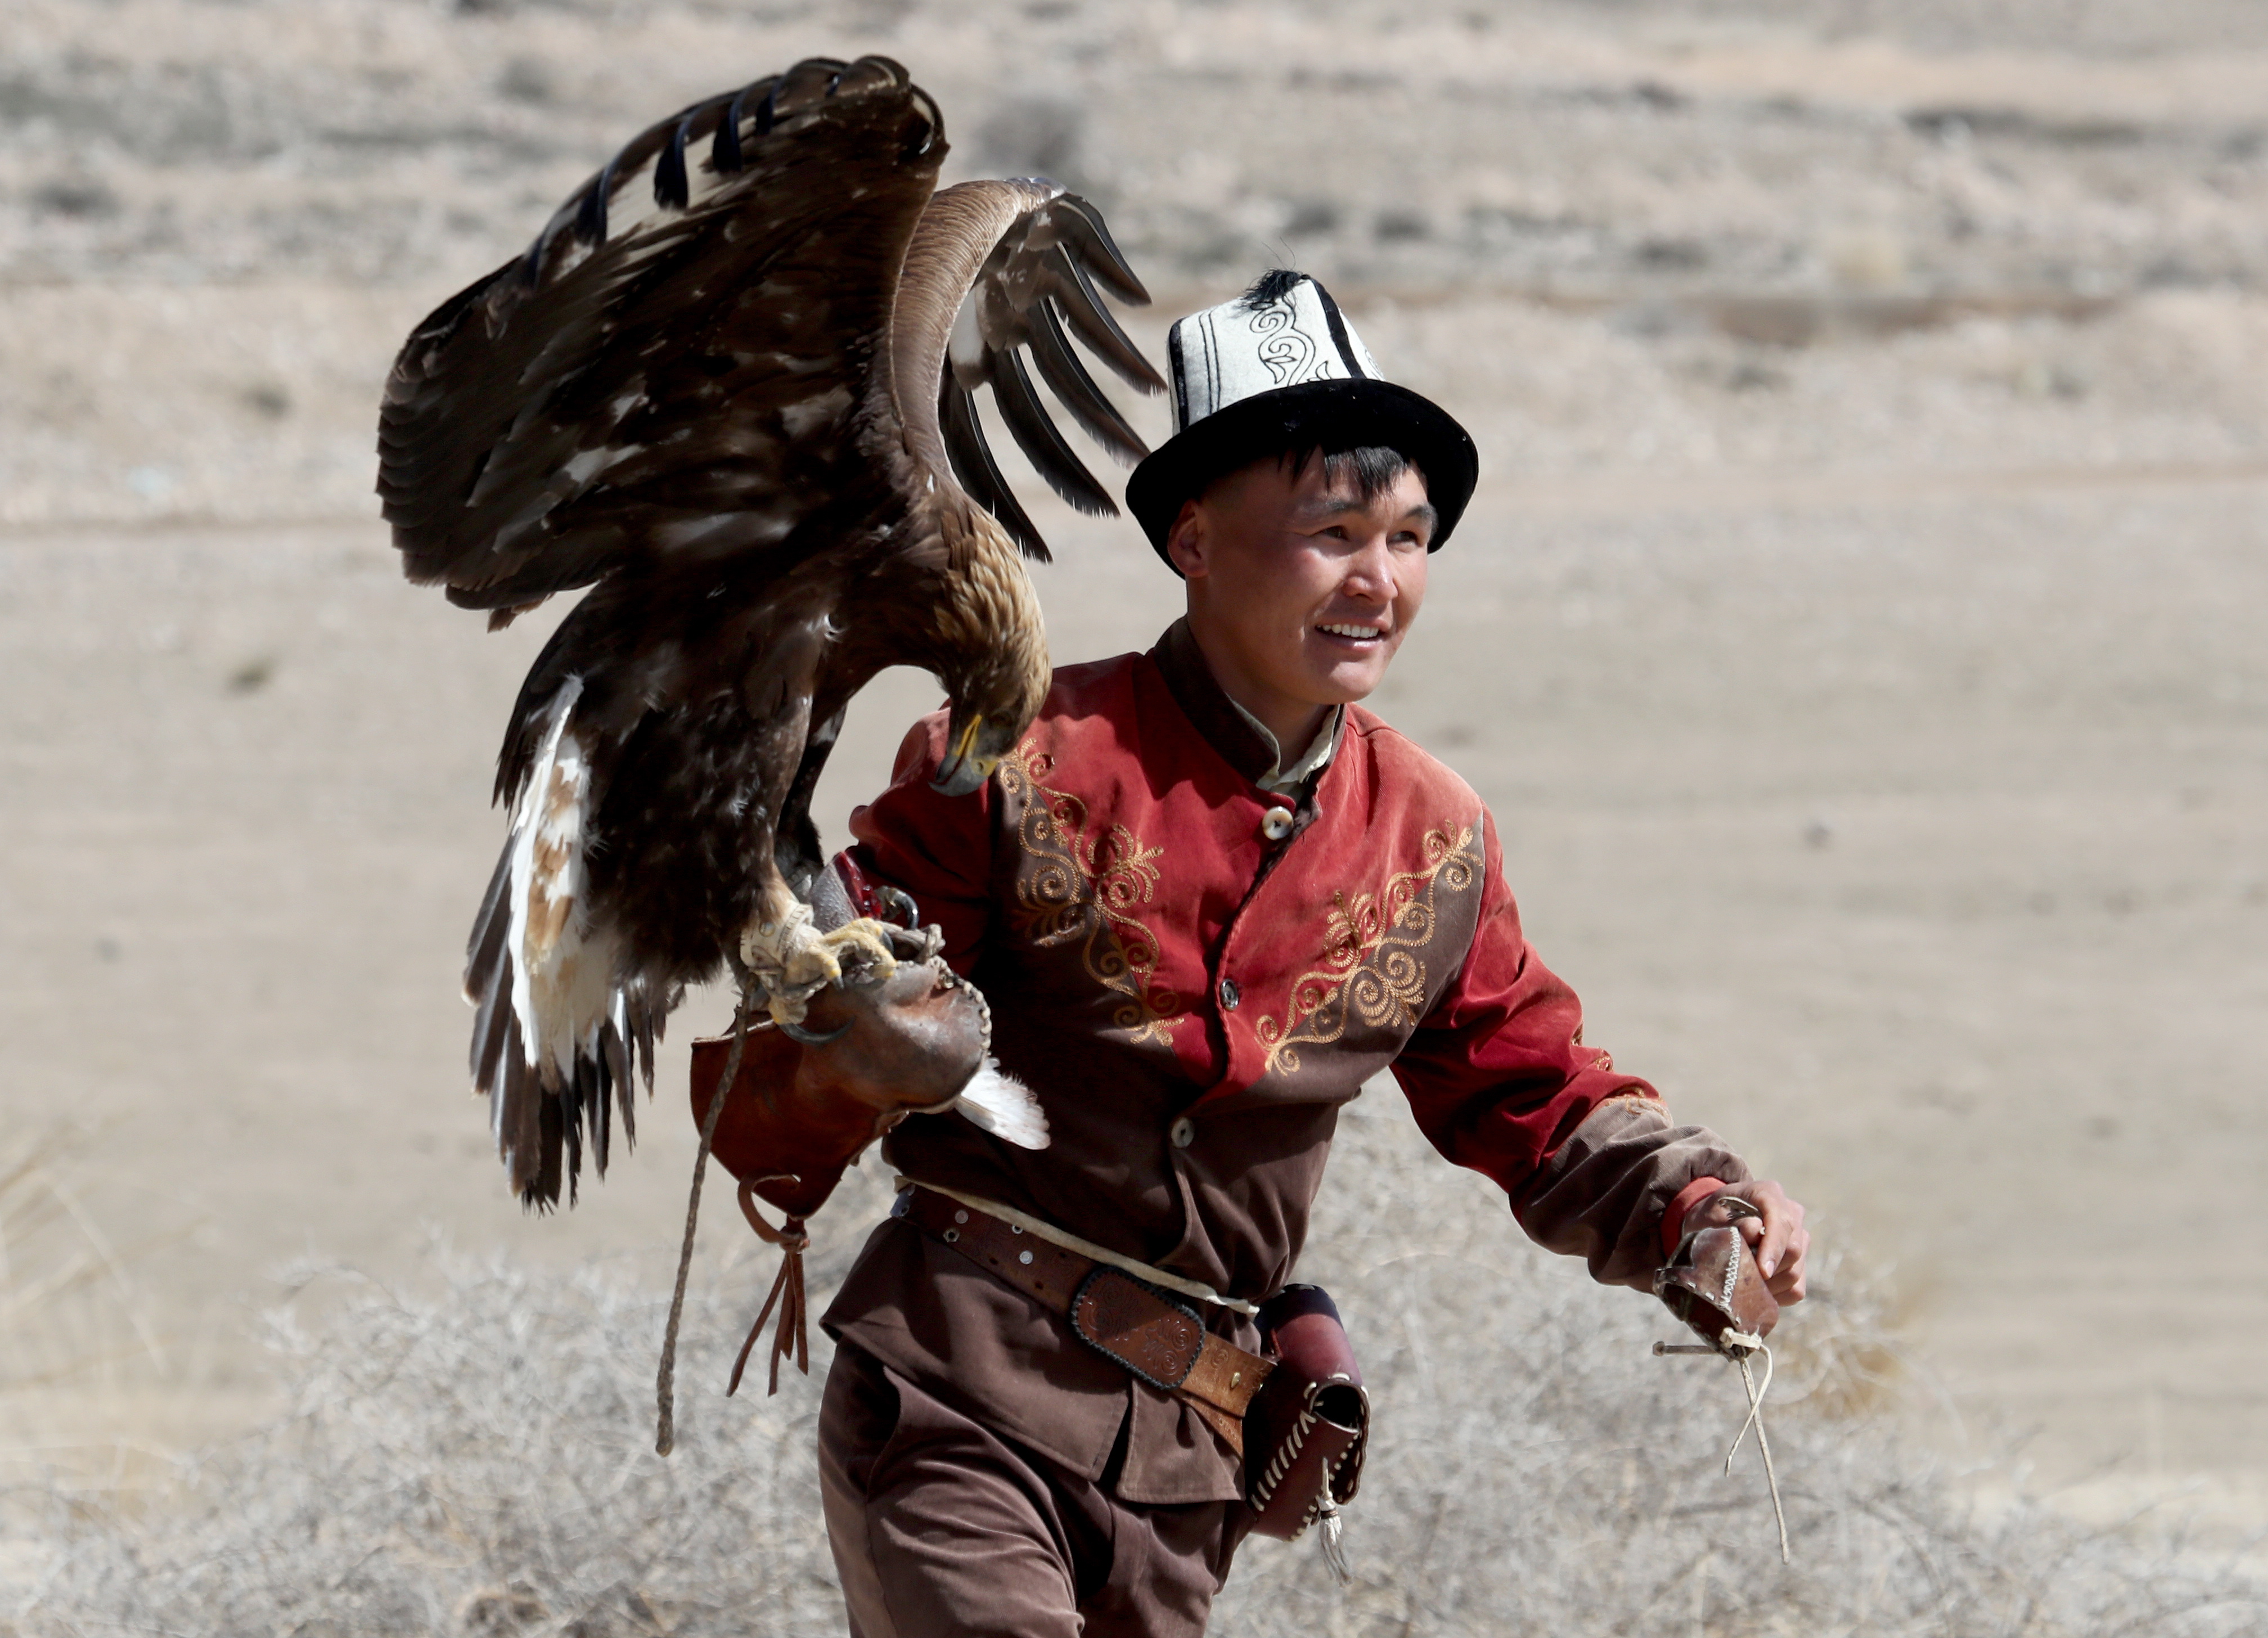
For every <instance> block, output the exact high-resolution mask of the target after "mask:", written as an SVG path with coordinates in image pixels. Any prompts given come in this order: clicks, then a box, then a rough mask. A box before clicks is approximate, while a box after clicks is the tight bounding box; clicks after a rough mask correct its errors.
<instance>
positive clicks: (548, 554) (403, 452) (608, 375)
mask: <svg viewBox="0 0 2268 1638" xmlns="http://www.w3.org/2000/svg"><path fill="white" fill-rule="evenodd" d="M752 93H753V94H752ZM704 134H705V135H711V136H712V137H713V138H715V140H713V141H712V143H711V154H710V158H709V159H707V161H705V162H704V163H703V165H702V166H701V176H700V182H701V184H702V185H701V186H700V187H699V188H693V187H692V184H691V182H690V181H689V179H688V178H687V177H686V176H685V174H684V164H683V160H684V152H685V149H686V145H687V144H688V143H689V142H690V141H692V140H694V139H696V138H698V137H701V136H703V135H704ZM944 151H945V143H944V138H943V131H942V126H941V123H940V122H939V117H938V114H937V110H936V107H935V106H934V105H933V104H932V102H931V101H930V100H929V99H928V97H927V96H926V94H924V92H921V91H920V90H919V89H918V88H917V87H915V86H914V85H912V84H911V83H910V81H909V80H908V79H907V78H906V77H905V71H904V70H902V69H900V68H898V67H897V66H896V65H895V64H885V63H881V62H880V59H869V60H868V61H867V62H866V63H861V64H858V65H855V67H854V68H846V67H845V65H843V64H841V63H832V62H829V61H828V60H825V59H820V60H816V61H814V62H811V63H802V64H799V65H798V66H797V67H796V68H795V69H792V70H789V72H788V73H786V74H784V75H781V76H777V77H775V78H773V79H770V80H766V81H760V82H758V83H757V85H755V86H751V87H748V88H747V89H746V90H744V91H742V92H734V93H733V94H731V95H729V96H720V97H715V98H711V99H710V100H707V101H706V102H703V103H698V104H696V105H694V106H693V107H690V108H689V109H686V110H683V111H681V113H679V114H674V115H673V116H672V117H671V118H669V119H667V120H665V121H662V122H659V123H658V124H656V125H654V126H652V127H650V128H649V129H646V130H645V131H643V132H641V133H640V134H639V135H638V136H637V137H636V138H634V139H633V140H632V141H631V142H630V144H628V145H627V146H626V147H625V148H624V149H623V150H622V151H621V152H620V153H618V154H617V155H615V158H614V159H612V160H610V161H609V162H608V165H607V166H605V167H604V168H602V169H601V170H600V172H599V173H598V174H597V175H596V176H594V177H593V178H592V180H591V181H589V182H588V183H586V184H585V186H584V187H583V188H581V189H579V190H578V192H577V194H576V195H575V196H574V197H572V198H571V199H570V200H569V201H568V202H567V203H566V204H564V205H563V206H562V207H561V209H560V210H559V211H558V212H557V213H556V214H555V215H554V216H553V218H551V220H550V222H549V224H547V225H546V226H545V228H544V230H543V232H541V233H540V234H539V235H537V237H536V240H535V241H534V244H533V245H532V246H531V247H530V248H529V250H528V253H527V255H525V256H523V257H520V258H519V259H517V260H516V261H514V262H511V263H508V264H506V265H505V266H504V267H502V268H499V269H497V270H496V271H495V272H493V273H491V274H490V275H489V276H488V277H486V278H483V279H482V280H480V281H479V282H478V283H476V284H473V285H472V286H471V287H469V288H468V289H467V290H465V291H462V292H460V294H458V295H457V296H455V297H453V299H450V300H449V301H448V302H446V303H444V304H443V305H442V306H441V307H440V308H439V309H438V310H437V311H436V312H435V313H434V314H432V315H431V317H430V318H428V319H427V320H426V321H425V322H424V323H423V324H422V325H420V326H419V327H418V328H417V329H416V331H415V332H414V333H413V334H412V335H411V336H410V338H409V343H407V344H406V345H405V346H404V347H403V348H402V350H401V356H400V357H399V358H397V360H396V361H395V364H394V370H393V373H392V374H391V376H390V377H389V379H388V380H387V388H386V399H385V405H384V409H383V410H382V412H381V417H380V422H379V451H380V465H379V494H380V496H381V497H382V498H383V499H384V502H385V512H386V516H387V520H389V521H390V522H391V523H392V524H393V525H394V543H395V545H396V546H397V547H399V548H400V549H401V552H402V555H403V558H404V563H405V567H406V569H407V571H408V572H409V578H410V579H413V580H416V581H418V582H420V583H434V582H438V583H440V584H442V585H445V586H446V587H447V588H448V594H449V597H450V600H451V601H453V602H456V603H459V604H460V605H463V606H465V607H468V608H475V609H505V608H515V607H520V606H525V605H527V604H528V603H530V602H533V601H541V599H542V598H544V597H546V596H549V595H550V594H553V593H555V592H561V591H568V590H572V589H575V588H577V587H583V586H587V585H589V584H591V583H592V582H593V581H594V580H596V579H599V578H600V576H602V575H604V574H606V573H608V572H609V571H610V570H613V569H615V568H617V567H620V566H622V564H624V563H625V562H627V561H630V560H631V559H634V558H637V557H649V558H652V557H676V558H680V559H682V558H686V557H696V558H709V559H718V560H721V559H723V558H725V557H732V556H734V555H736V554H739V553H742V552H746V551H748V550H760V549H764V548H770V547H776V546H777V545H778V544H780V542H783V541H784V540H786V539H787V538H788V536H789V535H791V534H792V532H793V530H794V526H795V524H796V523H797V522H798V521H799V520H800V519H801V518H802V517H803V516H804V515H805V514H806V513H808V512H809V511H811V510H813V509H814V508H815V507H816V506H817V505H820V504H821V502H822V501H823V498H824V496H825V492H826V491H827V489H828V482H829V479H830V478H831V477H833V476H836V469H838V468H839V467H840V466H841V465H842V464H843V462H844V461H846V460H850V459H855V458H856V457H855V452H853V450H852V449H851V443H852V439H851V422H852V419H853V411H854V410H855V409H856V408H857V406H858V401H859V399H860V397H861V396H862V395H863V393H864V388H865V372H866V369H867V368H868V358H867V357H866V356H865V348H864V347H863V346H862V343H865V341H866V340H867V339H868V338H870V337H871V336H873V335H874V334H876V333H877V332H878V331H879V330H880V328H881V327H882V326H883V324H884V323H885V322H886V321H887V316H888V314H889V311H890V307H891V303H892V300H893V299H894V295H895V286H896V283H897V275H898V269H899V264H900V262H901V261H902V256H903V254H904V250H905V246H906V243H907V240H909V237H910V236H911V234H912V232H913V229H914V226H915V224H916V222H917V220H918V219H919V218H920V216H921V213H922V209H923V207H924V204H925V203H927V202H928V200H929V198H930V196H931V193H932V188H933V187H934V185H935V181H936V174H937V168H938V166H939V164H941V163H942V160H943V156H944ZM670 155H674V156H675V159H674V162H668V163H665V162H664V160H665V159H666V156H670ZM735 167H736V168H735ZM648 173H651V174H652V182H653V184H654V187H655V192H656V194H657V196H658V201H657V204H656V206H655V208H654V210H652V211H651V212H649V213H648V214H646V215H644V216H643V217H641V218H638V219H637V220H635V221H633V222H630V223H628V224H626V225H622V231H620V232H614V233H612V234H611V235H610V234H609V226H610V217H619V216H620V215H622V212H621V211H620V210H615V209H613V208H612V207H614V206H615V205H618V204H619V203H620V201H621V198H622V196H623V195H624V194H625V193H627V192H628V190H629V189H630V188H631V187H632V186H633V185H634V183H635V182H636V181H637V180H638V179H639V178H640V177H642V176H645V175H647V174H648ZM681 187H683V188H686V189H688V193H687V203H685V204H684V205H682V206H678V205H675V204H673V203H670V201H671V200H672V199H673V198H674V196H676V194H677V192H678V190H679V188H681Z"/></svg>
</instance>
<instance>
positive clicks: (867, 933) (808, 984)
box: [740, 899, 898, 1026]
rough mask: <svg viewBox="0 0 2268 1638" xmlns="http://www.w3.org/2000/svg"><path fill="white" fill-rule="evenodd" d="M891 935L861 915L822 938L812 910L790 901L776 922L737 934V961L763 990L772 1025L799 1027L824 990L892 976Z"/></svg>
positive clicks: (894, 958)
mask: <svg viewBox="0 0 2268 1638" xmlns="http://www.w3.org/2000/svg"><path fill="white" fill-rule="evenodd" d="M890 931H891V930H890V927H889V926H888V925H887V923H885V922H880V921H876V920H873V919H872V918H870V917H865V916H862V917H859V918H858V919H857V920H855V921H846V922H844V923H843V925H842V926H839V927H836V928H834V929H833V930H832V931H830V932H826V933H821V931H820V930H819V929H818V928H817V927H816V926H813V925H812V919H811V906H810V905H808V904H804V903H803V902H802V901H801V900H799V899H791V900H790V902H789V904H788V906H787V908H786V910H785V911H784V913H783V914H782V915H781V916H780V917H779V918H778V919H777V920H767V921H759V922H757V923H756V924H755V925H754V926H751V927H749V928H748V930H747V932H746V933H742V934H741V935H740V959H741V960H742V961H743V962H745V963H747V967H748V970H749V971H750V972H751V973H753V974H754V975H755V978H756V979H757V981H758V982H759V983H760V984H762V986H763V990H764V997H765V1002H766V1005H767V1006H768V1007H769V1008H770V1012H771V1015H772V1021H773V1022H775V1023H778V1024H782V1025H788V1024H793V1025H798V1026H800V1025H801V1024H802V1022H803V1015H804V1012H805V1009H806V1007H808V1006H809V1004H810V1001H811V998H812V997H813V996H814V995H816V994H818V993H819V992H820V991H821V990H823V989H825V988H826V987H827V986H828V985H830V984H842V983H844V982H846V980H847V981H850V982H856V983H860V984H873V983H879V982H880V980H882V979H884V978H888V977H890V975H891V974H893V973H895V971H897V970H898V958H897V955H896V952H895V949H894V948H892V946H891V942H890ZM846 969H847V972H846Z"/></svg>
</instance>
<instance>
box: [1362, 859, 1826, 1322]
mask: <svg viewBox="0 0 2268 1638" xmlns="http://www.w3.org/2000/svg"><path fill="white" fill-rule="evenodd" d="M1484 835H1485V841H1486V846H1485V854H1484V858H1485V867H1486V870H1487V877H1486V881H1485V883H1484V888H1483V894H1484V896H1483V901H1482V905H1481V914H1480V920H1479V925H1478V926H1477V928H1476V931H1475V933H1474V936H1473V944H1472V948H1471V949H1470V951H1469V953H1468V955H1467V956H1466V959H1465V962H1464V963H1463V965H1462V968H1461V969H1460V970H1459V971H1458V973H1457V976H1456V978H1454V980H1452V981H1451V983H1450V985H1449V986H1448V987H1447V990H1446V991H1445V992H1443V993H1442V995H1441V996H1440V999H1439V1000H1437V1001H1436V1002H1435V1004H1434V1006H1433V1007H1432V1011H1431V1012H1429V1013H1428V1014H1427V1015H1426V1017H1425V1021H1424V1022H1422V1023H1421V1024H1420V1025H1419V1026H1418V1030H1417V1032H1416V1034H1415V1035H1413V1036H1412V1037H1411V1038H1410V1044H1409V1045H1408V1046H1407V1047H1405V1048H1404V1049H1403V1053H1402V1055H1401V1057H1400V1058H1398V1059H1396V1060H1395V1066H1394V1073H1395V1079H1396V1080H1398V1081H1400V1082H1401V1084H1402V1088H1403V1093H1404V1094H1405V1095H1406V1096H1408V1097H1409V1099H1410V1109H1411V1110H1412V1112H1413V1113H1414V1114H1415V1115H1416V1117H1417V1119H1418V1126H1419V1129H1420V1130H1422V1131H1423V1132H1424V1133H1425V1136H1426V1138H1427V1140H1429V1141H1430V1142H1432V1145H1433V1147H1435V1148H1437V1149H1439V1150H1440V1152H1441V1153H1442V1155H1445V1156H1447V1158H1448V1159H1449V1160H1451V1161H1454V1162H1456V1163H1457V1164H1458V1165H1461V1166H1467V1167H1469V1168H1471V1169H1474V1170H1476V1171H1479V1172H1482V1173H1484V1174H1485V1175H1486V1176H1488V1177H1492V1178H1494V1179H1495V1180H1496V1182H1497V1183H1498V1184H1500V1185H1501V1186H1502V1187H1503V1188H1504V1190H1505V1192H1506V1194H1507V1195H1509V1196H1510V1197H1511V1199H1512V1206H1513V1214H1514V1215H1515V1216H1516V1217H1517V1218H1518V1219H1519V1221H1520V1223H1521V1228H1524V1229H1525V1230H1526V1231H1527V1232H1528V1236H1530V1237H1531V1238H1532V1239H1534V1240H1535V1242H1536V1243H1538V1244H1540V1245H1542V1246H1543V1247H1544V1248H1545V1249H1546V1250H1548V1251H1558V1252H1563V1253H1565V1254H1567V1255H1571V1256H1576V1257H1581V1258H1584V1259H1585V1260H1586V1261H1587V1263H1588V1264H1589V1265H1590V1269H1591V1273H1592V1275H1593V1277H1594V1278H1595V1279H1597V1280H1602V1281H1604V1282H1606V1283H1608V1284H1611V1285H1627V1286H1631V1287H1634V1288H1638V1289H1641V1290H1643V1289H1646V1288H1647V1287H1648V1286H1649V1284H1650V1282H1651V1280H1652V1277H1653V1270H1654V1269H1655V1268H1657V1267H1659V1266H1660V1265H1661V1264H1662V1262H1663V1261H1664V1260H1665V1259H1666V1258H1668V1255H1669V1254H1670V1252H1672V1251H1675V1248H1676V1245H1677V1242H1678V1237H1679V1236H1680V1235H1681V1234H1682V1233H1683V1230H1684V1228H1686V1227H1687V1226H1688V1219H1689V1216H1690V1214H1692V1213H1693V1212H1695V1211H1696V1210H1699V1209H1706V1210H1708V1211H1710V1212H1711V1213H1712V1216H1713V1214H1722V1213H1725V1212H1726V1208H1724V1207H1722V1206H1714V1205H1712V1204H1711V1202H1712V1201H1713V1200H1714V1199H1715V1197H1717V1196H1719V1195H1720V1194H1722V1195H1727V1196H1730V1197H1734V1198H1739V1199H1745V1200H1747V1201H1749V1203H1750V1204H1752V1205H1754V1206H1756V1208H1757V1210H1758V1211H1759V1212H1760V1213H1761V1214H1762V1215H1761V1216H1760V1217H1756V1218H1745V1219H1743V1220H1742V1222H1741V1230H1742V1234H1743V1236H1745V1237H1747V1238H1748V1239H1749V1242H1750V1243H1751V1244H1754V1245H1756V1247H1757V1251H1758V1263H1759V1266H1760V1267H1761V1268H1763V1269H1764V1271H1765V1273H1766V1277H1767V1280H1768V1282H1769V1283H1770V1285H1771V1289H1772V1293H1773V1295H1775V1296H1776V1297H1777V1298H1778V1300H1779V1301H1781V1302H1797V1301H1800V1300H1801V1298H1802V1296H1803V1285H1804V1273H1805V1270H1804V1259H1805V1253H1806V1251H1807V1250H1808V1244H1809V1240H1808V1235H1807V1234H1806V1232H1805V1230H1804V1227H1803V1208H1802V1207H1801V1206H1799V1205H1797V1204H1796V1203H1795V1202H1794V1201H1793V1200H1791V1199H1788V1198H1787V1195H1786V1192H1785V1191H1783V1190H1782V1189H1781V1188H1780V1186H1779V1185H1778V1184H1776V1183H1771V1182H1766V1181H1763V1180H1759V1179H1756V1178H1755V1177H1751V1175H1750V1173H1749V1168H1748V1166H1747V1164H1746V1163H1745V1162H1742V1159H1741V1157H1740V1156H1739V1155H1738V1154H1736V1153H1735V1152H1734V1150H1733V1149H1732V1147H1730V1146H1729V1145H1727V1143H1726V1142H1725V1141H1724V1140H1723V1139H1721V1138H1719V1137H1718V1136H1717V1134H1716V1133H1713V1132H1711V1131H1710V1130H1709V1129H1708V1128H1707V1127H1705V1126H1681V1125H1675V1124H1674V1123H1673V1122H1672V1120H1671V1118H1670V1116H1669V1113H1668V1110H1666V1109H1665V1108H1664V1107H1663V1105H1662V1103H1661V1098H1660V1096H1658V1095H1657V1094H1656V1093H1655V1091H1654V1089H1653V1088H1652V1087H1651V1086H1649V1085H1647V1084H1646V1082H1645V1081H1641V1080H1639V1079H1638V1077H1636V1076H1635V1075H1631V1074H1624V1073H1621V1072H1619V1071H1617V1070H1616V1068H1615V1066H1614V1060H1613V1059H1612V1058H1611V1057H1609V1055H1608V1054H1607V1053H1605V1052H1603V1051H1599V1050H1598V1049H1596V1048H1594V1047H1589V1046H1586V1045H1585V1044H1583V1039H1582V1008H1581V1006H1580V1003H1579V1002H1578V1001H1577V1000H1576V998H1575V994H1574V992H1573V991H1572V990H1570V989H1569V988H1568V987H1567V985H1565V984H1564V983H1562V982H1561V981H1560V980H1559V979H1558V978H1557V977H1556V976H1555V975H1554V974H1553V973H1552V972H1551V971H1550V970H1549V969H1547V968H1546V967H1545V966H1544V965H1543V962H1542V961H1540V960H1539V959H1537V957H1536V956H1535V951H1534V950H1533V949H1532V948H1529V946H1528V941H1527V939H1526V938H1525V936H1524V935H1523V934H1522V933H1521V926H1520V912H1519V909H1518V907H1517V905H1515V904H1514V903H1513V897H1512V894H1511V892H1510V890H1509V889H1507V888H1506V885H1505V882H1504V870H1503V861H1502V855H1501V853H1500V852H1499V845H1498V841H1497V837H1496V830H1495V825H1494V823H1493V822H1492V821H1490V822H1487V823H1484ZM1693 1221H1694V1222H1695V1223H1698V1222H1699V1221H1702V1220H1700V1219H1694V1220H1693Z"/></svg>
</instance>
